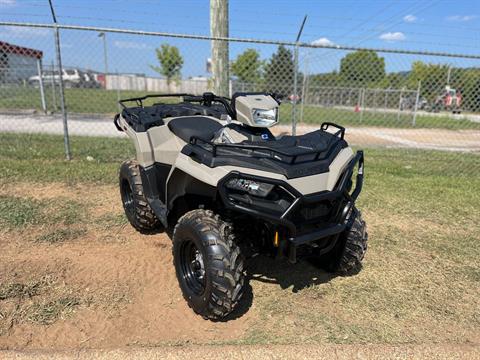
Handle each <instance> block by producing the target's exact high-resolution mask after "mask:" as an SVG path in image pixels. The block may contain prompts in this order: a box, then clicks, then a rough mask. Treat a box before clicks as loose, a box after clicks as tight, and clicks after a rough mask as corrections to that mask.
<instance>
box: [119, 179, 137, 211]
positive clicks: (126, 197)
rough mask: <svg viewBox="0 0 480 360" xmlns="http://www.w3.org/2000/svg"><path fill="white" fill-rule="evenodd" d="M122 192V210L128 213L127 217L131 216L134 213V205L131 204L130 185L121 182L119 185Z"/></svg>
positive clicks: (124, 181)
mask: <svg viewBox="0 0 480 360" xmlns="http://www.w3.org/2000/svg"><path fill="white" fill-rule="evenodd" d="M120 188H121V191H122V202H123V207H124V209H125V210H126V211H127V212H128V214H129V215H132V214H133V212H134V207H135V204H134V203H133V192H132V188H131V187H130V184H129V183H128V181H127V180H123V181H122V185H121V187H120Z"/></svg>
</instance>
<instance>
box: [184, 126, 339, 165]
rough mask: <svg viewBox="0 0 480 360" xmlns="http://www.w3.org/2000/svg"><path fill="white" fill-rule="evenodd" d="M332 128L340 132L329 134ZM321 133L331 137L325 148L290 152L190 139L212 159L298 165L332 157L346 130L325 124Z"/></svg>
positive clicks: (298, 149)
mask: <svg viewBox="0 0 480 360" xmlns="http://www.w3.org/2000/svg"><path fill="white" fill-rule="evenodd" d="M330 126H331V127H335V128H337V129H338V131H336V132H335V133H330V132H327V131H326V130H327V129H328V128H329V127H330ZM320 131H322V132H325V133H328V134H329V135H331V138H330V139H329V141H328V143H327V144H326V145H325V146H324V147H323V148H311V149H305V148H302V147H299V146H293V147H290V148H289V149H290V150H289V151H285V150H282V149H279V148H278V147H272V146H265V145H257V144H242V143H240V144H217V143H214V142H212V141H207V140H205V139H202V138H201V137H198V136H192V137H191V138H190V145H193V146H199V147H201V148H202V149H203V150H206V151H208V152H210V153H211V155H212V157H220V156H253V157H257V158H269V159H274V160H278V161H281V162H284V163H287V164H296V163H301V162H306V161H308V162H310V161H317V160H321V159H322V158H323V157H325V156H328V155H330V152H331V151H332V150H333V149H334V148H335V146H332V145H333V143H334V142H336V141H338V140H339V139H340V140H342V142H343V140H344V136H345V128H344V127H342V126H340V125H337V124H334V123H331V122H324V123H322V125H321V126H320ZM312 134H314V133H312ZM278 141H281V140H277V142H278Z"/></svg>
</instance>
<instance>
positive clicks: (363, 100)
mask: <svg viewBox="0 0 480 360" xmlns="http://www.w3.org/2000/svg"><path fill="white" fill-rule="evenodd" d="M361 93H362V95H361V100H360V122H362V121H363V112H364V111H365V88H362V89H361Z"/></svg>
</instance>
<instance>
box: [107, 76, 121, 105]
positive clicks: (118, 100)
mask: <svg viewBox="0 0 480 360" xmlns="http://www.w3.org/2000/svg"><path fill="white" fill-rule="evenodd" d="M115 74H116V75H117V78H116V79H115V80H116V81H115V85H116V88H117V108H118V112H119V113H121V112H122V107H121V106H120V76H119V75H118V70H117V69H115ZM106 78H107V75H105V79H106ZM105 83H106V82H105ZM112 83H113V81H112Z"/></svg>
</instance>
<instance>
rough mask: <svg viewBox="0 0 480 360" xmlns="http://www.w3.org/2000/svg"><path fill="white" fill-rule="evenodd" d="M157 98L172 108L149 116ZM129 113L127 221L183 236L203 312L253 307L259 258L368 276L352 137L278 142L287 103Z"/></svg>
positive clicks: (194, 105) (213, 99)
mask: <svg viewBox="0 0 480 360" xmlns="http://www.w3.org/2000/svg"><path fill="white" fill-rule="evenodd" d="M151 98H154V99H155V98H156V99H157V100H156V101H161V100H162V99H163V101H164V102H158V103H153V105H149V106H146V105H145V104H144V103H145V102H146V101H147V100H151ZM175 98H177V99H178V98H182V101H181V102H179V103H172V100H174V99H175ZM158 99H160V100H158ZM165 100H167V101H165ZM131 103H133V106H127V105H128V104H131ZM120 104H121V105H122V107H123V110H122V113H121V115H120V114H117V115H116V117H115V120H114V124H115V126H116V127H117V129H118V130H119V131H122V132H125V133H126V134H127V135H128V136H129V137H130V138H131V139H132V140H133V142H134V144H135V149H136V153H137V156H136V160H130V161H127V162H124V163H123V164H122V166H121V168H120V193H121V198H122V202H123V207H124V209H125V213H126V216H127V218H128V220H129V221H130V223H131V224H132V226H133V227H134V228H135V229H137V230H138V231H140V232H154V231H158V230H159V229H160V230H162V229H164V230H166V231H167V233H169V234H170V235H171V236H170V237H171V238H172V241H173V262H174V265H175V270H176V274H177V277H178V281H179V284H180V287H181V290H182V292H183V296H184V298H185V300H186V301H187V302H188V305H189V306H190V307H191V308H192V309H193V310H194V311H195V312H196V313H198V314H200V315H202V316H203V317H204V318H209V319H219V318H222V317H225V316H226V315H228V314H229V313H230V312H231V311H232V310H233V309H234V308H235V307H236V305H237V304H238V303H239V301H240V299H241V298H242V294H243V290H244V284H245V271H244V259H245V258H246V257H249V256H254V255H256V254H258V253H262V254H268V255H272V256H275V257H278V258H281V257H286V258H288V260H289V261H290V262H292V263H295V262H296V261H297V257H299V256H314V257H316V258H318V259H321V263H322V264H323V266H324V268H326V269H327V270H329V271H333V272H340V273H352V272H356V271H357V270H359V268H360V267H361V261H362V259H363V257H364V255H365V251H366V249H367V233H366V226H365V222H364V221H363V220H362V218H361V215H360V212H359V211H358V210H357V209H356V207H355V200H356V199H357V197H358V195H359V194H360V191H361V189H362V183H363V152H362V151H358V152H356V153H354V152H353V151H352V149H351V148H350V147H349V146H348V144H347V142H346V141H345V140H344V135H345V129H344V128H343V127H341V126H338V125H335V124H333V123H323V124H322V125H321V127H320V129H319V130H316V131H313V132H311V133H309V134H306V135H301V136H281V137H275V136H274V135H273V134H272V133H271V132H270V130H269V128H270V127H271V126H273V125H275V124H277V123H278V116H279V105H280V101H279V100H278V99H277V98H276V97H275V96H273V95H271V94H267V93H236V94H234V95H233V97H232V99H231V100H230V99H227V98H224V97H219V96H215V95H214V94H212V93H205V94H203V96H194V95H189V94H174V95H147V96H144V97H140V98H132V99H126V100H122V101H120ZM354 173H355V174H356V176H354Z"/></svg>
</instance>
